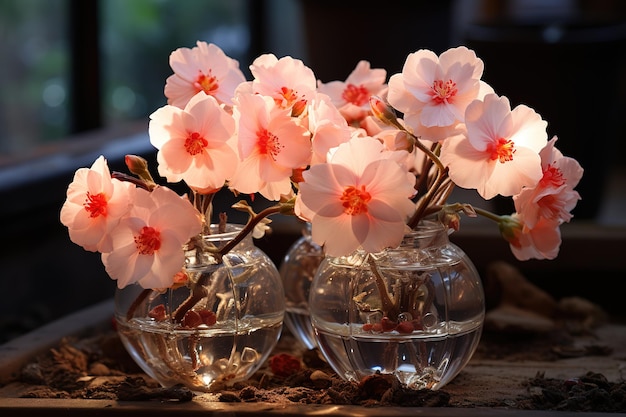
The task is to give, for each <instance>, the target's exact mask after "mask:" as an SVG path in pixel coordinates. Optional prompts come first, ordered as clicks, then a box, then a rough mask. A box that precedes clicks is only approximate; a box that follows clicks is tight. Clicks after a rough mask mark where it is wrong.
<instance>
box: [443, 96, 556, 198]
mask: <svg viewBox="0 0 626 417" xmlns="http://www.w3.org/2000/svg"><path fill="white" fill-rule="evenodd" d="M465 125H466V127H467V136H465V135H461V136H455V137H451V138H448V139H446V140H445V141H444V142H443V145H442V148H441V162H442V163H443V164H444V165H447V166H448V167H449V169H450V178H451V179H452V181H454V182H455V183H456V184H457V185H458V186H459V187H463V188H475V189H476V190H477V191H478V193H479V194H480V195H481V196H482V197H483V198H484V199H487V200H488V199H490V198H492V197H494V196H496V195H497V194H500V195H503V196H512V195H515V194H518V193H519V192H520V191H521V190H522V188H523V187H530V186H534V184H536V183H537V181H539V180H540V179H541V176H542V172H541V158H540V157H539V152H540V151H541V149H542V148H543V147H544V146H545V145H546V143H547V137H548V135H547V133H546V127H547V123H546V122H545V121H544V120H542V119H541V116H539V115H538V114H537V113H535V111H534V110H532V109H531V108H529V107H527V106H524V105H520V106H517V107H516V108H515V109H513V110H512V111H511V107H510V105H509V100H508V99H507V98H506V97H498V96H497V95H495V94H488V95H486V96H485V100H484V101H481V100H475V101H474V102H472V104H470V105H469V106H468V107H467V112H466V115H465Z"/></svg>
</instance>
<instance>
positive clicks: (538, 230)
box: [500, 214, 561, 261]
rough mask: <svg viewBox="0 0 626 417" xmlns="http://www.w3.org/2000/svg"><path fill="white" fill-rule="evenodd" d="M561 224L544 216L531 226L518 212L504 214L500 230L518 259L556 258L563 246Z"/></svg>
mask: <svg viewBox="0 0 626 417" xmlns="http://www.w3.org/2000/svg"><path fill="white" fill-rule="evenodd" d="M559 226H560V223H559V222H557V221H551V220H546V219H544V218H542V219H540V220H539V221H538V222H536V223H535V224H534V225H533V227H529V226H528V225H526V224H524V222H523V220H522V219H521V218H520V217H519V216H518V215H517V214H513V215H511V216H503V220H502V221H501V222H500V231H501V233H502V236H503V237H504V238H505V239H506V240H507V241H508V242H509V244H510V247H511V252H512V253H513V255H514V256H515V258H517V259H518V260H520V261H527V260H529V259H554V258H556V257H557V255H558V254H559V248H560V246H561V230H560V228H559Z"/></svg>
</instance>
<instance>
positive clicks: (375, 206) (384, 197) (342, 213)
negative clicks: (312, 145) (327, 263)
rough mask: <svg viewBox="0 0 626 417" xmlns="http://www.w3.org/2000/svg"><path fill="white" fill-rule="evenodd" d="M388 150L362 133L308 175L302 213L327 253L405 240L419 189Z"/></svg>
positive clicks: (299, 210) (370, 248) (374, 249)
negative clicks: (415, 196)
mask: <svg viewBox="0 0 626 417" xmlns="http://www.w3.org/2000/svg"><path fill="white" fill-rule="evenodd" d="M383 150H384V148H383V145H382V143H380V142H379V141H378V140H376V139H374V138H370V137H356V138H353V139H351V140H350V141H349V142H347V143H344V144H341V145H339V147H338V148H337V149H336V151H335V152H334V153H333V154H332V158H331V159H330V161H329V163H323V164H317V165H314V166H312V167H311V168H310V170H308V171H305V172H304V173H303V176H304V182H302V183H300V184H299V186H300V193H299V194H298V196H297V201H296V208H295V209H296V214H298V215H299V216H300V217H302V218H304V219H306V220H308V221H310V222H311V225H312V235H311V236H312V238H313V240H314V241H315V242H316V243H318V244H320V245H324V250H325V253H326V254H328V255H330V256H344V255H348V254H350V253H351V252H353V251H355V250H357V249H359V248H362V249H363V250H365V251H367V252H370V253H375V252H380V251H381V250H383V249H385V248H387V247H396V246H397V245H398V244H399V243H400V242H401V240H402V238H403V236H404V233H405V231H406V230H405V228H406V221H407V219H408V217H409V216H410V215H411V214H412V213H413V210H414V209H415V207H414V204H413V202H412V201H411V200H410V198H411V197H412V196H413V194H414V191H415V190H414V189H413V181H412V180H411V178H410V177H409V176H408V175H407V171H406V170H405V169H404V168H403V167H402V165H400V164H399V163H398V162H397V161H396V160H394V159H392V158H397V156H395V155H394V152H383ZM399 152H400V153H404V154H406V152H405V151H399ZM403 158H404V159H405V157H403Z"/></svg>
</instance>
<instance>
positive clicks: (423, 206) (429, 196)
mask: <svg viewBox="0 0 626 417" xmlns="http://www.w3.org/2000/svg"><path fill="white" fill-rule="evenodd" d="M447 178H448V168H444V169H443V170H442V171H439V172H438V175H437V178H436V180H435V182H434V183H433V185H432V186H431V187H430V188H429V189H428V192H427V193H426V194H425V195H424V196H423V197H422V198H421V199H420V201H419V202H418V207H417V209H416V210H415V213H413V216H412V217H411V219H410V220H409V222H408V223H407V224H408V226H409V227H410V228H411V229H413V228H415V227H416V226H417V225H418V223H419V221H420V220H421V219H423V218H424V213H425V212H426V210H427V208H428V206H429V205H430V203H431V201H432V200H433V198H434V196H435V195H436V194H437V192H438V190H439V188H440V187H441V184H443V183H444V181H445V180H446V179H447Z"/></svg>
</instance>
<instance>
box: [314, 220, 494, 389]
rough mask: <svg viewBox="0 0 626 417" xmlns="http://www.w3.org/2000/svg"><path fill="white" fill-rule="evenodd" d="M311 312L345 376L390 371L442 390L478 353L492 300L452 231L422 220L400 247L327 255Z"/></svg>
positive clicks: (409, 382) (330, 357) (322, 343)
mask: <svg viewBox="0 0 626 417" xmlns="http://www.w3.org/2000/svg"><path fill="white" fill-rule="evenodd" d="M309 311H310V314H311V324H312V326H313V329H314V332H315V333H314V334H315V338H316V341H317V344H318V346H319V348H320V350H321V352H322V354H323V355H324V357H325V358H326V360H327V361H328V363H329V364H330V365H331V366H332V368H333V369H334V370H335V372H337V374H339V376H341V377H342V378H343V379H345V380H347V381H354V382H360V381H362V380H363V379H364V378H367V377H368V376H370V375H374V374H383V375H388V376H389V377H391V378H397V380H398V381H399V382H400V383H401V384H402V385H403V386H405V387H408V388H411V389H431V390H436V389H439V388H441V387H443V386H444V385H446V384H447V383H448V382H450V381H451V380H452V379H453V378H454V377H455V376H456V375H457V374H458V373H459V372H460V371H461V370H462V369H463V368H464V367H465V365H466V364H467V363H468V361H469V360H470V358H471V357H472V355H473V354H474V351H475V350H476V347H477V345H478V342H479V340H480V336H481V333H482V328H483V321H484V316H485V298H484V291H483V286H482V282H481V279H480V276H479V274H478V272H477V270H476V268H475V267H474V265H473V263H472V262H471V261H470V259H469V258H468V257H467V255H466V254H465V253H464V252H463V251H462V250H461V249H460V248H459V247H457V246H456V245H454V244H452V243H451V242H450V241H449V239H448V234H447V231H446V229H445V228H444V227H443V226H442V225H441V224H440V223H436V222H422V224H421V225H419V226H418V227H417V229H416V230H414V231H412V232H411V233H409V234H407V235H405V237H404V239H403V241H402V243H401V245H400V246H399V247H397V248H395V249H389V250H386V251H383V252H381V253H377V254H367V253H365V252H362V251H357V252H355V253H353V254H352V255H350V256H346V257H336V258H333V257H326V258H325V259H324V261H323V262H322V264H321V265H320V267H319V269H318V272H317V274H316V275H315V278H314V279H313V282H312V283H311V289H310V294H309Z"/></svg>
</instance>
